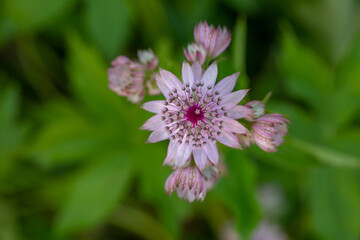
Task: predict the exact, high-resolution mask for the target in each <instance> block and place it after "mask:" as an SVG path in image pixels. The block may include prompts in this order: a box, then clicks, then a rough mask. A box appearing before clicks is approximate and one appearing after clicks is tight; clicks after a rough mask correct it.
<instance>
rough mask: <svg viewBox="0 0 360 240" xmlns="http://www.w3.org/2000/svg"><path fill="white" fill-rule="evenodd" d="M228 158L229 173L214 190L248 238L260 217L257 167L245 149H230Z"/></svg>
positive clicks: (244, 235)
mask: <svg viewBox="0 0 360 240" xmlns="http://www.w3.org/2000/svg"><path fill="white" fill-rule="evenodd" d="M226 158H227V160H228V161H227V163H228V171H229V174H228V175H227V176H225V177H224V178H223V179H220V181H219V183H218V185H217V186H216V188H215V189H214V190H213V191H214V194H216V195H217V197H219V198H220V199H223V201H224V202H225V203H226V204H227V205H228V207H229V208H230V210H231V212H232V213H234V216H235V221H236V225H237V227H238V229H239V231H240V232H241V233H242V234H243V237H244V238H245V239H246V238H248V237H249V236H250V234H251V232H252V230H253V229H254V228H255V226H256V224H257V222H258V220H259V219H260V210H259V206H258V203H257V201H256V197H255V179H256V169H255V166H254V164H253V163H252V162H251V161H250V160H249V159H248V157H247V156H246V155H245V153H244V152H243V151H238V150H230V151H229V153H228V154H227V155H226Z"/></svg>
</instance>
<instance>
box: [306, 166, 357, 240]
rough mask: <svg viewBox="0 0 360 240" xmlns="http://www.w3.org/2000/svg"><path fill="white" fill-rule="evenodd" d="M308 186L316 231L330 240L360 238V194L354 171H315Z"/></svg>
mask: <svg viewBox="0 0 360 240" xmlns="http://www.w3.org/2000/svg"><path fill="white" fill-rule="evenodd" d="M357 174H358V172H357ZM308 183H309V186H308V187H309V188H308V191H307V192H308V201H309V204H310V213H311V216H312V221H313V228H314V230H315V231H316V232H317V233H318V234H320V235H321V236H323V237H324V239H327V240H339V239H341V240H356V239H358V237H359V233H360V205H359V201H360V199H359V194H360V192H359V188H358V186H357V185H356V179H355V177H354V176H353V172H350V171H345V170H338V169H328V168H315V169H313V170H312V171H310V173H309V176H308Z"/></svg>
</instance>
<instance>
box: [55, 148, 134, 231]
mask: <svg viewBox="0 0 360 240" xmlns="http://www.w3.org/2000/svg"><path fill="white" fill-rule="evenodd" d="M131 169H132V168H131V165H130V163H129V159H128V158H127V156H126V155H123V154H121V153H119V154H114V155H112V156H103V157H101V158H99V159H97V161H95V163H94V164H92V165H90V166H89V167H87V168H86V169H84V171H82V172H80V174H79V175H78V176H77V177H76V178H75V179H74V182H73V185H72V188H71V190H70V193H69V196H68V200H67V202H66V203H65V205H64V206H63V208H62V209H61V212H60V214H59V216H58V219H57V222H56V226H55V227H56V232H57V233H58V234H60V235H66V234H69V233H73V232H78V231H81V230H85V229H87V228H89V227H92V226H94V225H96V224H99V223H101V222H102V221H104V219H105V218H106V217H107V216H108V215H109V214H110V213H111V211H112V210H114V209H115V207H116V204H117V203H118V202H119V201H120V200H121V199H122V198H123V197H124V195H125V193H126V189H127V187H128V184H129V180H130V177H131V172H132V171H131Z"/></svg>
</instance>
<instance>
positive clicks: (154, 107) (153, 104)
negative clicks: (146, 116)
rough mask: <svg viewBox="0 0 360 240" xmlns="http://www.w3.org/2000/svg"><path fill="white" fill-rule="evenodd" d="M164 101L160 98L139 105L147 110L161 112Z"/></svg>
mask: <svg viewBox="0 0 360 240" xmlns="http://www.w3.org/2000/svg"><path fill="white" fill-rule="evenodd" d="M164 103H165V101H162V100H157V101H150V102H146V103H144V104H143V105H141V107H142V108H143V109H145V110H146V111H149V112H153V113H161V108H162V107H163V106H164Z"/></svg>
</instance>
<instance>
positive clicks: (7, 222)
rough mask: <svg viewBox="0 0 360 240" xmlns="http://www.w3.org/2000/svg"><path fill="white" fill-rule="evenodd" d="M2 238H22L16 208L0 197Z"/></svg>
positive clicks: (6, 239) (0, 236) (17, 239)
mask: <svg viewBox="0 0 360 240" xmlns="http://www.w3.org/2000/svg"><path fill="white" fill-rule="evenodd" d="M0 213H1V214H0V229H1V231H0V239H2V240H20V239H22V238H21V237H20V234H19V229H18V226H17V223H16V214H15V211H14V208H13V207H12V206H10V205H9V204H7V203H6V202H5V201H2V200H1V199H0Z"/></svg>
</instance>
